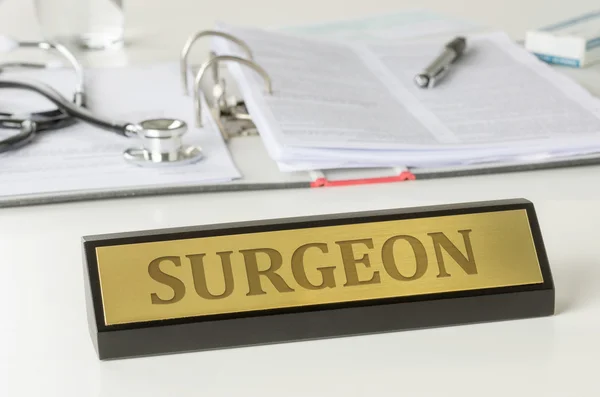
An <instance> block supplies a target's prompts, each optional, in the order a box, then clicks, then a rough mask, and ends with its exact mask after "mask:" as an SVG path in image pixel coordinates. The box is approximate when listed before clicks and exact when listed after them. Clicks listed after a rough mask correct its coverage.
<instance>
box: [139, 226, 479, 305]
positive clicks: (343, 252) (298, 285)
mask: <svg viewBox="0 0 600 397" xmlns="http://www.w3.org/2000/svg"><path fill="white" fill-rule="evenodd" d="M457 233H458V236H460V237H462V241H463V244H462V245H463V247H461V248H460V249H459V248H458V247H457V246H456V245H454V243H452V241H450V239H449V238H448V237H447V236H446V234H444V233H442V232H435V233H428V234H427V236H428V240H427V241H425V242H423V241H421V240H419V239H417V238H416V237H413V236H410V235H397V236H393V237H390V238H388V239H387V240H386V241H385V242H384V243H383V245H382V247H381V250H377V251H376V250H375V249H374V244H373V239H372V238H363V239H357V240H346V241H335V242H334V243H331V244H327V243H324V242H313V243H309V244H304V245H301V246H299V247H297V248H296V249H295V250H294V251H293V252H292V254H291V258H290V260H289V262H288V261H286V262H285V263H284V259H283V258H284V255H282V253H281V252H279V251H278V250H276V249H273V248H253V249H240V250H238V251H237V252H234V251H224V252H216V253H215V254H216V256H214V255H212V256H213V258H214V259H213V260H218V261H219V262H220V267H221V269H222V273H221V274H222V277H223V282H219V286H220V287H219V288H218V289H219V291H216V289H217V288H216V287H215V286H212V288H211V285H210V280H209V279H208V278H207V273H206V269H205V264H206V262H207V258H206V256H207V254H206V253H194V254H189V255H185V256H184V257H181V256H163V257H159V258H156V259H154V260H152V261H151V262H150V263H149V266H148V275H149V276H150V277H151V278H152V279H153V280H154V281H155V282H157V283H160V284H163V285H165V286H167V287H169V288H170V289H171V290H172V294H171V295H172V296H170V297H165V296H159V294H158V293H151V294H150V299H151V302H152V304H153V305H165V304H174V303H177V302H179V301H180V300H182V299H183V298H184V297H185V295H186V293H188V288H187V287H191V286H186V285H185V283H184V282H183V281H182V280H180V279H179V278H177V277H175V276H173V275H170V274H168V273H166V272H165V271H164V269H163V268H162V267H163V266H164V265H169V266H173V265H174V266H176V267H182V266H188V265H189V266H190V267H191V272H192V276H193V284H194V285H193V290H194V292H193V293H195V294H197V295H198V296H199V297H201V298H203V299H207V300H215V299H226V298H227V297H228V296H230V295H231V294H232V293H233V292H234V289H236V288H243V289H244V294H245V295H246V296H248V297H252V296H258V295H265V294H267V292H266V291H265V288H264V287H265V285H266V283H270V284H271V285H272V286H273V287H274V288H275V289H276V290H277V291H278V292H279V293H289V292H294V291H296V290H309V291H311V290H322V289H326V288H353V287H356V286H359V285H372V286H373V288H376V287H377V284H381V283H382V280H381V274H380V272H385V273H387V275H389V277H391V278H392V279H393V280H395V281H397V282H412V281H415V280H419V279H421V278H423V277H425V276H426V274H427V277H437V278H438V279H443V278H448V277H452V274H451V273H450V272H449V271H448V268H447V266H446V262H445V259H448V258H451V259H452V260H453V261H454V262H455V263H456V264H457V265H458V267H456V270H457V271H462V272H463V273H464V274H466V275H470V276H473V275H477V264H476V258H475V255H474V253H473V247H472V244H471V230H470V229H468V230H458V231H457ZM458 236H457V237H458ZM460 237H459V238H460ZM425 244H432V246H433V253H434V255H429V256H428V254H427V250H426V248H425ZM460 245H461V244H459V246H460ZM430 246H431V245H430ZM358 249H360V250H361V252H364V251H365V249H366V250H367V252H366V253H364V254H358V253H357V250H358ZM394 250H396V252H398V251H399V250H409V251H408V252H410V253H411V257H412V258H414V265H413V264H411V267H410V269H411V271H410V272H408V271H406V267H408V265H404V266H403V264H402V263H398V262H397V260H396V258H395V255H394ZM309 251H313V252H312V254H313V257H314V254H315V253H316V254H318V255H319V256H320V257H321V256H322V260H319V261H318V263H320V264H324V263H325V264H326V263H327V258H332V257H333V256H334V255H337V256H338V258H337V259H338V262H340V261H339V259H341V266H340V267H341V270H342V272H338V277H337V278H336V276H335V274H336V268H337V266H334V265H315V264H314V263H312V262H313V261H310V262H308V261H305V255H306V253H307V252H309ZM233 255H241V259H243V264H244V266H243V267H241V266H240V267H235V269H234V267H233V266H232V256H233ZM432 257H434V258H432ZM259 258H262V259H268V260H267V263H268V267H266V268H264V269H259ZM373 258H376V259H377V260H379V259H380V263H381V264H382V265H383V266H382V268H379V269H378V270H376V269H373V268H372V267H371V263H372V262H371V261H372V260H373ZM433 259H434V260H435V262H434V264H435V271H434V270H433V269H432V270H431V271H429V272H428V270H429V268H430V265H431V263H430V261H431V260H433ZM261 263H263V262H261ZM284 266H287V267H289V269H290V270H291V276H289V274H290V272H289V271H287V272H281V269H282V267H284ZM261 267H264V265H263V266H261ZM310 267H312V268H313V269H316V270H317V271H318V273H319V277H318V280H315V279H313V280H309V277H308V276H307V268H310ZM403 268H404V270H403ZM432 268H433V266H432ZM412 269H414V270H412ZM453 269H454V268H453ZM458 269H460V270H458ZM234 270H235V271H242V270H243V272H244V277H243V279H244V280H245V283H244V285H235V283H234ZM283 273H285V274H286V275H287V276H285V277H287V279H286V278H284V275H283ZM340 274H343V277H340ZM223 285H224V288H223Z"/></svg>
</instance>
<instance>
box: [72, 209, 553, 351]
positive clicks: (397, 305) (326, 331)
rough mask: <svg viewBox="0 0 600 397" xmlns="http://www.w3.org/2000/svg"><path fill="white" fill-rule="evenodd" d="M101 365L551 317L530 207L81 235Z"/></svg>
mask: <svg viewBox="0 0 600 397" xmlns="http://www.w3.org/2000/svg"><path fill="white" fill-rule="evenodd" d="M83 247H84V253H85V258H86V262H87V265H86V267H85V269H86V275H87V283H86V284H87V289H86V291H87V298H88V299H87V301H88V310H89V313H90V316H89V318H90V331H91V334H92V339H93V341H94V344H95V347H96V350H97V352H98V356H99V358H100V359H114V358H124V357H134V356H145V355H155V354H166V353H176V352H184V351H197V350H206V349H215V348H226V347H235V346H247V345H253V344H266V343H275V342H287V341H300V340H308V339H315V338H325V337H333V336H350V335H359V334H365V333H376V332H389V331H399V330H404V329H415V328H424V327H433V326H448V325H458V324H468V323H474V322H483V321H499V320H508V319H518V318H527V317H537V316H544V315H551V314H553V313H554V284H553V281H552V275H551V271H550V268H549V265H548V261H547V258H546V253H545V249H544V246H543V241H542V236H541V233H540V230H539V226H538V222H537V218H536V214H535V210H534V207H533V205H532V203H530V202H529V201H526V200H502V201H496V202H486V203H468V204H459V205H450V206H436V207H423V208H410V209H399V210H388V211H375V212H365V213H353V214H337V215H330V216H319V217H309V218H292V219H278V220H269V221H261V222H246V223H239V224H224V225H210V226H199V227H186V228H176V229H167V230H154V231H143V232H133V233H122V234H116V235H101V236H88V237H84V238H83Z"/></svg>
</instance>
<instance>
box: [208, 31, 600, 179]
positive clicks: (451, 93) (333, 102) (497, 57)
mask: <svg viewBox="0 0 600 397" xmlns="http://www.w3.org/2000/svg"><path fill="white" fill-rule="evenodd" d="M220 28H221V29H224V30H226V31H228V32H229V33H232V34H234V35H236V36H237V37H239V38H241V39H242V40H244V41H246V42H247V43H248V45H249V46H250V48H251V49H252V50H253V56H254V60H255V61H256V62H257V63H258V64H259V65H260V66H262V67H263V68H264V69H265V70H266V71H267V73H268V74H269V75H270V77H271V79H272V82H273V90H274V92H273V94H268V93H266V91H265V89H264V83H263V82H262V81H261V78H260V76H259V75H257V74H256V73H255V72H254V71H253V70H252V69H250V68H247V67H244V66H240V65H237V64H234V63H231V64H229V65H228V69H229V70H230V72H231V73H232V75H233V76H234V77H235V79H236V82H237V83H238V84H239V86H240V90H241V92H242V94H243V96H244V99H245V100H246V105H247V107H248V109H249V111H250V114H251V116H252V117H253V119H254V121H255V123H256V124H257V127H258V129H259V131H261V133H262V136H263V139H264V141H265V144H266V146H267V148H268V149H269V152H270V153H271V155H272V156H273V157H274V158H275V159H276V160H277V161H279V162H280V168H282V169H284V168H285V169H290V166H291V165H292V164H293V163H294V162H298V163H302V164H304V166H302V167H299V168H301V169H302V168H313V167H319V166H320V165H323V167H324V168H326V167H327V164H328V163H331V164H339V163H343V162H352V164H353V165H356V164H357V162H358V163H359V164H364V165H365V166H398V165H409V166H430V165H433V164H435V165H439V164H446V163H447V164H465V163H473V162H477V161H485V160H486V159H489V158H490V157H495V158H496V157H497V158H503V157H507V158H514V157H515V156H531V155H537V156H539V155H540V153H543V154H544V155H549V156H560V155H561V154H562V153H567V152H568V153H571V154H572V153H573V152H581V153H589V152H595V151H598V150H600V101H599V100H598V99H596V98H594V97H593V96H591V95H590V94H589V93H588V92H587V91H585V90H584V89H583V88H581V87H580V86H579V85H577V84H576V83H574V82H573V81H571V80H570V79H569V78H567V77H566V76H564V75H561V74H559V73H558V72H556V71H555V70H553V69H552V68H551V67H549V66H548V65H546V64H544V63H542V62H540V61H539V60H538V59H537V58H535V57H534V56H533V55H532V54H529V53H527V52H526V51H525V50H523V49H522V48H520V47H519V46H517V45H515V44H514V43H512V42H511V41H510V39H509V38H508V36H506V35H505V34H504V33H496V32H493V33H487V34H480V35H469V36H468V37H467V46H468V48H467V52H466V53H465V55H464V56H463V57H462V58H460V59H459V60H458V61H457V62H455V64H454V65H452V67H451V69H450V72H449V73H448V75H447V76H446V77H445V78H444V79H443V80H441V82H440V83H439V84H438V85H437V86H436V87H435V88H434V89H430V90H424V89H421V88H419V87H417V86H416V85H415V83H414V81H413V78H414V76H415V74H417V73H418V72H420V71H421V70H422V68H424V67H425V66H426V65H427V64H428V63H429V62H431V61H432V60H433V59H434V58H435V57H436V56H437V55H438V54H439V53H440V51H441V50H442V48H443V46H444V44H445V43H446V42H447V41H449V40H450V39H451V38H448V37H445V38H443V39H442V38H439V37H435V38H426V39H411V40H398V41H394V42H391V41H384V40H382V41H380V42H368V43H349V42H347V41H343V40H324V39H313V38H306V37H300V36H294V35H291V34H285V33H276V32H270V31H264V30H259V29H250V28H238V27H231V26H224V25H221V27H220ZM213 49H215V50H216V51H217V53H220V54H236V55H239V56H244V55H243V52H242V51H241V49H239V48H238V47H237V46H236V45H235V44H233V43H231V42H228V41H226V40H223V39H220V38H218V39H215V40H214V42H213ZM283 164H286V166H283ZM291 168H294V167H291Z"/></svg>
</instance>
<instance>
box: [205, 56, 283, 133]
mask: <svg viewBox="0 0 600 397" xmlns="http://www.w3.org/2000/svg"><path fill="white" fill-rule="evenodd" d="M222 61H230V62H238V63H241V64H242V65H244V66H248V67H250V68H252V69H254V71H256V72H257V73H258V74H260V75H261V77H262V78H263V80H264V81H265V85H266V88H267V92H268V93H269V94H272V93H273V86H272V83H271V78H270V77H269V74H268V73H267V72H266V70H265V69H263V68H262V67H261V66H259V65H258V64H257V63H255V62H254V61H251V60H249V59H246V58H241V57H238V56H234V55H218V56H215V57H213V58H211V59H209V60H208V61H206V62H204V64H203V65H202V67H201V68H200V70H199V71H198V74H197V75H196V79H195V81H194V107H195V110H196V125H197V126H198V127H202V103H201V101H200V92H203V91H202V88H201V87H200V85H201V83H202V78H203V77H204V74H205V73H206V71H207V70H208V69H209V68H210V67H211V66H213V65H215V64H217V65H218V63H219V62H222Z"/></svg>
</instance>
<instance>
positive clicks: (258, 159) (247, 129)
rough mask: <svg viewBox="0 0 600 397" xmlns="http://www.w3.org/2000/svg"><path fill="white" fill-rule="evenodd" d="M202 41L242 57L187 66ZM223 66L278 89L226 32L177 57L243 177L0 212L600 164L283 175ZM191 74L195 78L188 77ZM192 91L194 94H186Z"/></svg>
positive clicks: (581, 159) (3, 203) (30, 200)
mask: <svg viewBox="0 0 600 397" xmlns="http://www.w3.org/2000/svg"><path fill="white" fill-rule="evenodd" d="M205 37H207V38H211V37H218V38H219V39H224V40H229V41H231V42H233V43H235V44H236V45H238V46H239V47H240V48H242V50H243V52H245V53H246V56H245V57H241V56H233V55H217V54H216V53H215V52H213V51H209V53H208V59H207V60H206V61H205V62H204V63H202V64H201V65H200V67H199V68H193V67H191V66H190V65H189V64H188V55H189V54H190V52H191V49H192V47H193V45H194V44H195V43H196V42H197V41H198V40H200V39H201V38H205ZM224 63H239V64H241V65H242V66H243V67H248V68H251V69H253V70H254V71H256V72H257V73H258V74H259V75H260V76H261V77H262V79H263V80H264V82H265V87H266V90H267V91H269V89H270V86H271V84H277V82H276V81H271V78H270V76H269V74H268V71H266V70H264V69H263V68H262V67H261V66H260V65H259V64H257V63H256V62H255V61H254V60H253V57H252V51H251V48H249V47H248V46H247V44H246V43H244V41H242V40H240V39H239V38H237V37H235V36H232V35H231V34H229V33H225V32H222V31H218V30H206V31H201V32H199V33H197V34H194V35H192V36H190V38H189V39H188V40H187V42H186V43H185V45H184V47H183V49H182V53H181V58H180V71H181V82H182V90H183V92H184V93H185V94H187V95H188V96H189V97H190V101H192V100H193V102H194V109H195V111H196V112H197V114H196V115H195V116H196V122H197V123H198V124H200V125H199V126H201V121H202V116H201V114H200V113H201V112H202V108H203V106H201V103H202V104H205V106H207V108H208V111H210V113H211V116H212V119H213V120H214V121H215V123H216V125H217V127H218V129H219V131H220V133H221V135H222V136H223V139H224V140H225V142H226V145H227V148H228V150H229V153H230V156H231V158H232V159H233V162H234V163H235V165H236V167H237V168H238V170H239V172H240V174H241V178H238V179H234V180H232V181H228V182H215V183H206V182H205V183H198V184H185V185H179V186H178V185H171V186H160V185H157V186H152V187H141V188H140V187H131V188H123V187H118V188H114V189H95V190H79V191H65V192H59V193H56V192H52V193H48V194H41V195H40V194H33V195H25V196H5V197H2V198H0V208H1V207H15V206H26V205H37V204H52V203H63V202H74V201H84V200H98V199H111V198H124V197H142V196H156V195H169V194H186V193H203V192H207V193H208V192H227V191H248V190H269V189H296V188H325V187H337V186H350V185H364V184H381V183H395V182H408V181H415V180H417V181H418V180H422V179H436V178H448V177H462V176H471V175H484V174H497V173H510V172H522V171H532V170H541V169H552V168H562V167H575V166H586V165H596V164H600V154H590V155H577V156H572V157H566V156H563V157H560V158H556V159H542V160H539V161H530V162H520V163H514V164H506V163H492V162H490V163H485V164H481V163H480V164H473V165H466V166H456V167H443V168H361V169H327V170H312V171H307V172H306V171H296V172H282V171H280V169H279V167H278V165H277V163H276V161H275V160H273V159H272V158H271V156H270V155H269V153H268V151H267V149H266V147H265V144H264V142H263V140H262V138H261V134H260V131H259V130H258V128H257V127H256V125H255V123H254V122H253V120H252V117H251V116H250V114H249V112H248V109H247V108H246V105H245V102H244V98H243V97H240V96H239V95H238V94H237V93H235V92H234V93H233V94H232V92H233V90H232V88H231V86H233V88H235V80H232V77H231V76H227V77H226V75H225V74H224V70H223V68H222V66H223V64H224ZM192 71H193V73H191V72H192ZM190 75H193V76H194V81H193V84H191V82H190V81H189V80H190V79H189V76H190ZM192 86H193V89H194V90H193V93H192V92H191V89H190V88H191V87H192ZM205 110H206V109H205Z"/></svg>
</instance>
